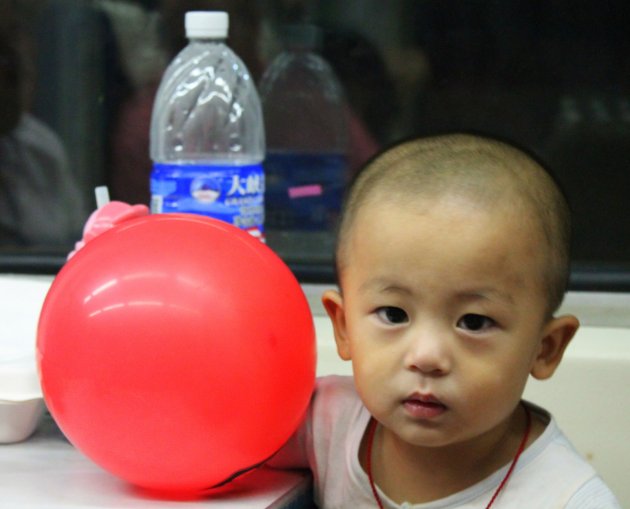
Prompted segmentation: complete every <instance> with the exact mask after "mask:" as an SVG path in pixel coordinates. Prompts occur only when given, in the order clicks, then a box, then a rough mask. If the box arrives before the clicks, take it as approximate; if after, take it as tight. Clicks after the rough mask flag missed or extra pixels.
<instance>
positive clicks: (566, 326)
mask: <svg viewBox="0 0 630 509" xmlns="http://www.w3.org/2000/svg"><path fill="white" fill-rule="evenodd" d="M579 326H580V322H579V321H578V319H577V318H576V317H575V316H573V315H565V316H559V317H557V318H552V319H551V320H550V321H549V323H548V324H547V325H546V326H545V329H544V331H543V335H542V338H541V340H540V349H539V351H538V355H537V356H536V358H535V359H534V363H533V365H532V369H531V374H532V376H533V377H534V378H537V379H538V380H544V379H546V378H549V377H550V376H551V375H553V373H554V371H555V370H556V368H557V367H558V365H559V364H560V361H561V360H562V356H563V354H564V351H565V349H566V348H567V346H568V344H569V343H570V341H571V339H572V338H573V336H574V335H575V333H576V331H577V330H578V327H579Z"/></svg>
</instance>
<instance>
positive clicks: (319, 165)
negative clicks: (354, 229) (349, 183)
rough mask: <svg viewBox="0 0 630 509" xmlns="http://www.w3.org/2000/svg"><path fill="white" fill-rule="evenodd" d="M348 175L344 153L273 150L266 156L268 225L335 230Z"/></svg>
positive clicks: (289, 228)
mask: <svg viewBox="0 0 630 509" xmlns="http://www.w3.org/2000/svg"><path fill="white" fill-rule="evenodd" d="M346 175H347V160H346V157H345V155H344V154H341V153H295V152H271V151H270V152H269V153H268V154H267V157H266V158H265V178H266V183H267V188H266V192H265V204H266V214H265V224H266V225H267V228H269V229H283V230H287V229H288V230H294V229H299V230H311V231H316V230H319V231H321V230H332V229H333V228H334V225H335V223H336V221H337V217H338V215H339V209H340V207H341V200H342V197H343V192H344V185H345V182H346Z"/></svg>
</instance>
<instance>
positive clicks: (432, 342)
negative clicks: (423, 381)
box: [405, 330, 452, 376]
mask: <svg viewBox="0 0 630 509" xmlns="http://www.w3.org/2000/svg"><path fill="white" fill-rule="evenodd" d="M405 365H406V367H407V369H410V370H412V371H417V372H419V373H422V374H424V375H431V376H443V375H445V374H447V373H449V372H450V371H451V367H452V358H451V355H450V349H449V347H448V339H447V335H445V334H444V333H440V332H438V331H436V330H420V331H417V332H416V333H415V334H414V335H413V337H411V338H410V342H409V348H408V350H407V353H406V358H405Z"/></svg>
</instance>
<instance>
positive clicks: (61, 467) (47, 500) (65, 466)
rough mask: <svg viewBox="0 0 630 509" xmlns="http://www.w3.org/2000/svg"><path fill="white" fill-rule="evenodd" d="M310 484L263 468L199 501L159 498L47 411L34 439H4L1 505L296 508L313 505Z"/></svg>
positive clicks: (298, 475) (299, 475)
mask: <svg viewBox="0 0 630 509" xmlns="http://www.w3.org/2000/svg"><path fill="white" fill-rule="evenodd" d="M310 487H311V480H310V476H309V475H308V474H306V473H303V472H293V471H279V470H272V469H266V468H263V469H259V470H258V471H255V472H253V473H251V474H249V475H247V476H244V477H242V478H240V479H237V480H236V481H234V482H233V483H231V486H230V489H229V490H228V491H226V492H223V493H216V494H214V495H212V496H207V497H204V498H201V499H199V498H197V499H194V500H181V501H173V500H160V499H156V498H153V497H151V496H149V495H148V494H147V493H145V492H143V491H142V490H140V489H137V488H135V487H133V486H131V485H129V484H128V483H126V482H124V481H122V480H120V479H118V478H116V477H114V476H113V475H111V474H109V473H108V472H106V471H104V470H103V469H101V468H100V467H99V466H97V465H96V464H94V463H93V462H92V461H91V460H89V459H88V458H87V457H85V456H84V455H83V454H82V453H80V452H79V451H78V450H77V449H75V448H74V447H73V446H72V445H71V444H70V443H69V442H68V441H67V440H66V439H65V437H64V436H63V434H62V433H61V432H60V431H59V429H58V428H57V426H56V425H55V424H54V422H53V421H52V419H51V418H50V415H48V414H46V415H45V416H44V418H43V419H42V422H41V423H40V425H39V427H38V428H37V430H36V431H35V433H34V434H33V435H32V436H31V437H30V438H29V439H27V440H25V441H23V442H20V443H14V444H0V507H1V508H2V509H5V508H6V509H9V508H20V509H21V508H33V509H35V508H37V509H61V508H64V509H66V508H73V509H79V508H80V509H92V508H103V509H105V508H107V509H109V508H112V509H113V508H116V509H118V508H123V509H124V508H154V507H155V508H158V509H171V508H173V509H174V508H177V509H188V508H197V507H204V508H212V509H221V508H227V507H229V508H231V509H232V508H236V509H238V508H257V509H258V508H274V509H279V508H288V507H291V508H297V507H310V505H308V502H305V501H307V500H308V497H310ZM305 504H306V505H305Z"/></svg>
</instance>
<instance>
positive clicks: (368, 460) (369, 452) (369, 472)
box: [365, 404, 532, 509]
mask: <svg viewBox="0 0 630 509" xmlns="http://www.w3.org/2000/svg"><path fill="white" fill-rule="evenodd" d="M523 408H524V409H525V416H526V418H527V422H526V424H525V432H524V433H523V438H522V439H521V443H520V445H519V446H518V450H517V451H516V455H515V456H514V459H513V460H512V463H511V464H510V468H508V471H507V473H506V474H505V477H503V480H502V481H501V483H500V484H499V486H498V487H497V489H496V490H495V492H494V494H493V495H492V498H491V499H490V502H488V505H487V506H486V509H490V507H492V504H494V501H495V500H496V498H497V496H498V495H499V493H500V492H501V490H502V489H503V487H504V486H505V485H506V484H507V481H508V479H509V478H510V475H512V471H513V470H514V467H515V466H516V462H517V461H518V459H519V458H520V456H521V454H522V452H523V451H524V450H525V444H526V443H527V439H528V438H529V432H530V431H531V427H532V418H531V415H530V413H529V409H528V408H527V406H526V405H525V404H523ZM376 426H377V422H376V420H375V419H374V418H372V419H371V420H370V424H369V429H368V439H367V451H366V456H367V458H366V465H365V466H366V469H367V475H368V479H369V481H370V488H372V493H373V494H374V500H376V504H377V505H378V507H379V508H380V509H383V502H381V497H380V496H379V495H378V491H376V485H375V484H374V478H373V477H372V444H373V443H374V433H375V432H376Z"/></svg>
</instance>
